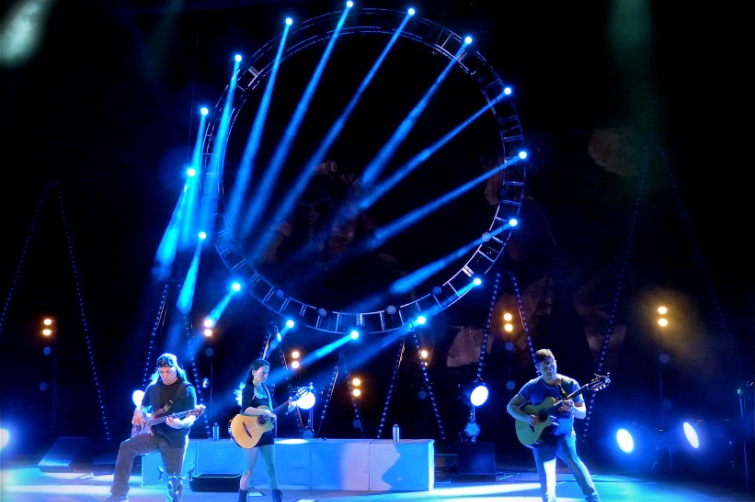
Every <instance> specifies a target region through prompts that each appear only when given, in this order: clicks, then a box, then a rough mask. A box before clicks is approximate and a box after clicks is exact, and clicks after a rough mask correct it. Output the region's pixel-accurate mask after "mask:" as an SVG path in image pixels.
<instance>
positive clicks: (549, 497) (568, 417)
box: [506, 349, 600, 502]
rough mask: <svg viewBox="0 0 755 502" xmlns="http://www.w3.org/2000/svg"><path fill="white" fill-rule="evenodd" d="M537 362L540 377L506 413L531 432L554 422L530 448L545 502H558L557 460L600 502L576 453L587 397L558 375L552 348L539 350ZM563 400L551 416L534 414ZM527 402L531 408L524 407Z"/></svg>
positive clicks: (588, 495) (594, 501)
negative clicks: (577, 421)
mask: <svg viewBox="0 0 755 502" xmlns="http://www.w3.org/2000/svg"><path fill="white" fill-rule="evenodd" d="M535 362H536V363H537V371H538V373H539V374H540V376H539V377H537V378H533V379H532V380H530V381H529V382H527V383H525V384H524V386H522V388H521V389H520V390H519V392H518V393H517V394H516V395H515V396H514V397H513V398H511V400H510V401H509V403H508V405H507V407H506V410H507V411H508V412H509V414H510V415H511V416H512V417H514V418H515V419H516V420H519V421H521V422H524V423H526V424H527V425H528V426H529V429H530V431H532V432H535V431H537V430H538V428H539V426H540V425H541V424H542V422H544V421H546V420H550V421H551V424H550V425H549V426H548V427H545V428H544V429H543V430H542V431H541V432H540V435H539V439H538V440H537V441H535V442H533V443H532V446H531V447H532V453H533V455H534V457H535V465H536V467H537V475H538V480H539V481H540V493H541V495H542V498H543V502H551V501H554V500H556V458H560V459H561V460H562V461H563V462H564V463H565V464H566V465H567V466H568V467H569V469H570V470H571V472H572V474H574V478H575V479H576V480H577V483H578V484H579V487H580V488H581V489H582V493H583V494H584V496H585V500H587V501H588V502H599V501H600V497H599V495H598V491H597V490H596V489H595V483H593V480H592V476H591V475H590V472H589V471H588V470H587V467H586V466H585V464H584V463H583V462H582V460H581V459H580V458H579V455H578V454H577V447H576V433H575V432H574V419H575V418H579V419H583V418H585V416H586V415H587V409H586V407H585V400H584V397H582V395H581V393H576V394H575V392H576V391H577V390H578V389H579V384H578V383H577V382H576V380H574V379H573V378H569V377H567V376H564V375H559V374H558V373H557V372H556V358H555V356H554V355H553V353H552V352H551V351H550V350H549V349H541V350H538V351H537V352H536V353H535ZM570 394H574V397H573V398H570V399H566V397H568V396H569V395H570ZM562 399H563V402H561V404H560V405H559V406H558V407H557V409H556V410H555V411H554V412H553V413H552V414H550V415H549V416H548V417H541V416H540V414H539V413H535V412H534V410H535V409H538V407H539V406H540V405H541V404H542V403H544V402H548V403H550V402H556V401H560V400H562ZM528 403H529V404H530V405H532V406H531V407H529V406H525V405H527V404H528ZM523 408H525V409H527V410H528V411H530V413H527V411H525V410H524V409H523ZM530 408H532V409H530ZM517 423H519V422H517Z"/></svg>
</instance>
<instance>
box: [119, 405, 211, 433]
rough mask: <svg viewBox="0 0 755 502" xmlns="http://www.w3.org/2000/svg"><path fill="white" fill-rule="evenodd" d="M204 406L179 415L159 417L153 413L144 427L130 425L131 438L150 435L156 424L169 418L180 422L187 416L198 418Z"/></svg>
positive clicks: (158, 414) (159, 415)
mask: <svg viewBox="0 0 755 502" xmlns="http://www.w3.org/2000/svg"><path fill="white" fill-rule="evenodd" d="M204 409H205V405H203V404H200V405H198V406H197V407H196V408H194V409H193V410H186V411H182V412H180V413H174V414H172V415H165V416H161V414H160V413H159V412H158V413H155V414H153V415H152V416H150V417H149V419H148V420H147V421H146V422H144V425H132V426H131V437H134V436H138V435H139V434H152V433H153V432H152V427H154V426H155V425H157V424H162V423H165V421H166V420H167V419H169V418H175V419H176V420H181V419H182V418H185V417H188V416H189V415H195V416H197V417H198V416H200V415H202V414H203V413H204Z"/></svg>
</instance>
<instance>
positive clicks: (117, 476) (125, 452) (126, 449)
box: [110, 434, 189, 495]
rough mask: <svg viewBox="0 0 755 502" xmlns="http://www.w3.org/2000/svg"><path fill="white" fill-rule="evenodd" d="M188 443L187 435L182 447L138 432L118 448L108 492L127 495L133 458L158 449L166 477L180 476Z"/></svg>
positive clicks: (155, 436) (158, 437)
mask: <svg viewBox="0 0 755 502" xmlns="http://www.w3.org/2000/svg"><path fill="white" fill-rule="evenodd" d="M188 445H189V437H188V436H187V437H186V440H185V442H184V445H183V447H179V448H176V447H175V446H170V445H169V444H168V441H167V440H166V439H165V438H163V437H160V436H157V435H152V434H139V435H136V436H134V437H132V438H130V439H127V440H125V441H124V442H122V443H121V446H120V448H118V458H117V460H116V461H115V472H114V473H113V486H111V487H110V493H112V494H113V495H128V490H129V485H128V479H129V478H130V477H131V471H132V470H133V468H134V459H135V458H136V456H137V455H145V454H147V453H154V452H157V451H159V452H160V455H161V456H162V460H163V466H164V467H165V473H166V474H167V475H168V477H171V476H181V469H182V468H183V463H184V456H185V455H186V447H187V446H188Z"/></svg>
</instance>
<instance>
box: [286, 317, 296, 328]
mask: <svg viewBox="0 0 755 502" xmlns="http://www.w3.org/2000/svg"><path fill="white" fill-rule="evenodd" d="M294 326H296V323H295V322H294V320H293V319H287V320H286V327H287V328H289V329H290V328H293V327H294Z"/></svg>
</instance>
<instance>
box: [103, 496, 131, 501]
mask: <svg viewBox="0 0 755 502" xmlns="http://www.w3.org/2000/svg"><path fill="white" fill-rule="evenodd" d="M103 502H128V495H110V497H108V498H107V499H105V500H104V501H103Z"/></svg>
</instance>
